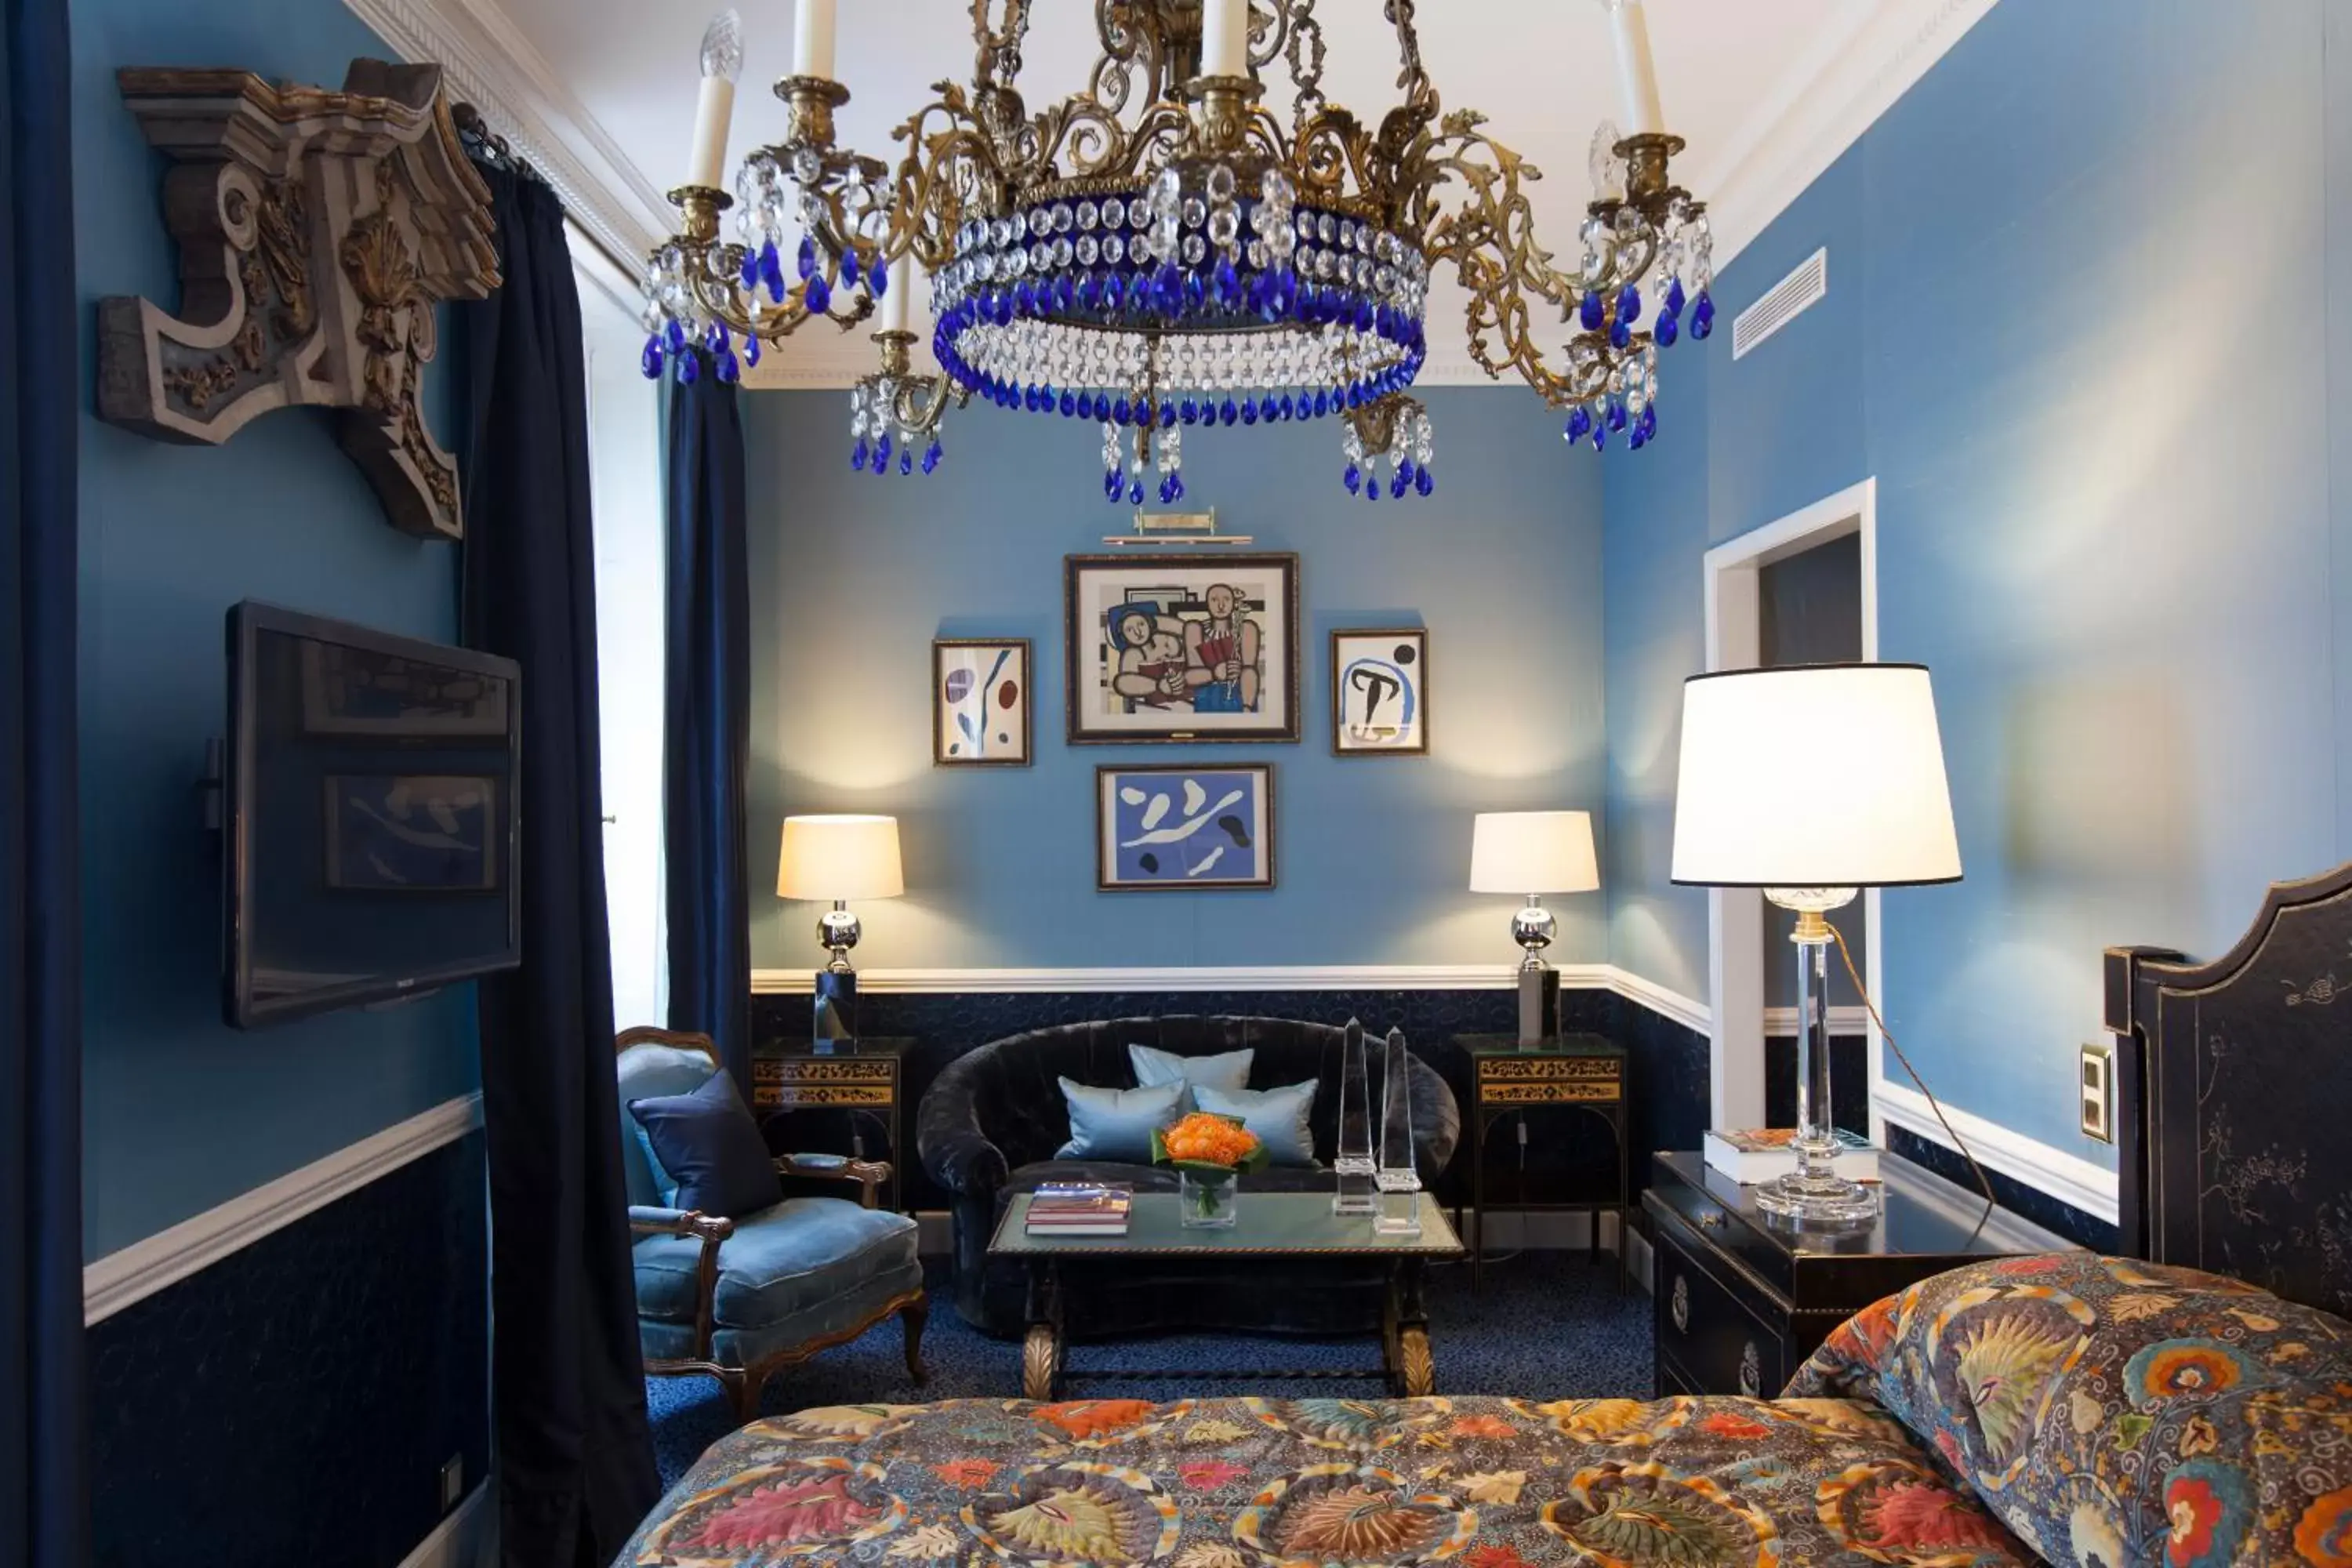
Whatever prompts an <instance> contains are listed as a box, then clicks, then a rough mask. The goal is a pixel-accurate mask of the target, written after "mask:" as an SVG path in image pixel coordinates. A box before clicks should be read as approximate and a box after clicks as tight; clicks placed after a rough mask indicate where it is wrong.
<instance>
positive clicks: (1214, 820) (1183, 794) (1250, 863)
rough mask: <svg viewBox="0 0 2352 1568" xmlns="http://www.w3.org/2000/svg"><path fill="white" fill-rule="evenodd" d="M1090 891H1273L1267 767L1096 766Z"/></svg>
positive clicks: (1271, 780)
mask: <svg viewBox="0 0 2352 1568" xmlns="http://www.w3.org/2000/svg"><path fill="white" fill-rule="evenodd" d="M1095 886H1096V887H1097V888H1098V889H1101V890H1102V891H1104V892H1107V893H1112V892H1117V893H1129V892H1181V891H1182V890H1184V889H1206V888H1224V889H1234V888H1271V887H1273V886H1274V769H1273V767H1272V766H1270V765H1269V764H1267V763H1236V764H1234V765H1231V766H1218V765H1215V764H1210V765H1208V766H1205V767H1197V768H1192V767H1172V766H1171V767H1162V766H1156V765H1146V766H1141V767H1125V768H1121V767H1102V768H1097V769H1096V770H1095Z"/></svg>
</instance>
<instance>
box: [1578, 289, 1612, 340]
mask: <svg viewBox="0 0 2352 1568" xmlns="http://www.w3.org/2000/svg"><path fill="white" fill-rule="evenodd" d="M1577 319H1578V320H1579V321H1581V322H1582V323H1583V324H1584V330H1585V331H1588V332H1597V331H1600V330H1601V326H1602V324H1603V323H1604V322H1605V321H1607V316H1606V314H1605V313H1604V312H1603V311H1602V310H1601V295H1600V292H1599V291H1598V290H1597V289H1586V290H1585V291H1584V298H1583V300H1581V301H1580V302H1579V304H1578V306H1577Z"/></svg>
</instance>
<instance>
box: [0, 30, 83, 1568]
mask: <svg viewBox="0 0 2352 1568" xmlns="http://www.w3.org/2000/svg"><path fill="white" fill-rule="evenodd" d="M6 13H7V26H6V36H5V39H0V49H5V51H6V57H7V58H6V61H5V65H6V69H5V73H0V74H5V81H6V83H7V88H6V90H7V94H8V103H7V116H6V126H5V131H0V135H5V139H6V140H5V149H0V182H5V187H6V188H5V190H4V191H0V197H5V211H6V212H7V214H8V227H7V236H8V237H7V242H6V244H5V247H0V310H5V312H6V315H5V319H0V531H5V537H0V1215H5V1216H6V1218H5V1221H0V1423H5V1426H0V1563H23V1564H25V1565H26V1568H79V1564H80V1563H83V1562H84V1561H86V1560H87V1558H88V1556H89V1483H88V1476H87V1473H86V1470H85V1462H86V1461H85V1455H86V1454H87V1452H88V1447H89V1428H88V1424H87V1421H86V1419H85V1405H84V1398H83V1363H82V1335H81V1008H80V998H81V952H80V935H81V912H80V904H81V899H80V869H79V855H78V853H77V850H78V847H79V837H80V831H81V829H80V825H79V812H78V810H77V808H76V803H75V795H74V792H75V788H76V784H75V771H74V747H75V737H74V595H75V593H76V586H75V580H74V579H75V553H76V552H75V527H76V522H75V506H74V442H75V437H76V421H77V420H79V417H80V408H79V405H78V404H77V402H76V401H75V399H73V398H72V397H71V396H68V395H65V390H66V388H68V387H69V386H70V385H71V384H72V376H71V374H69V372H70V367H72V366H73V365H75V364H77V363H80V359H81V353H80V349H79V345H78V344H77V343H76V342H75V329H76V326H77V325H78V323H79V321H80V318H81V312H80V310H79V308H78V307H77V306H76V304H75V302H74V301H75V299H76V294H75V291H74V260H73V232H74V229H73V156H72V152H71V145H72V143H71V137H70V132H71V128H72V127H71V121H72V114H71V106H70V101H69V99H68V90H67V83H68V81H69V80H70V79H71V78H72V75H73V72H72V68H71V66H72V62H71V60H70V58H69V54H68V42H67V37H66V5H65V0H6ZM60 376H63V377H64V379H63V380H62V381H61V380H60V379H59V378H60Z"/></svg>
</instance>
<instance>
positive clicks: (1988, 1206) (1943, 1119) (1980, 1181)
mask: <svg viewBox="0 0 2352 1568" xmlns="http://www.w3.org/2000/svg"><path fill="white" fill-rule="evenodd" d="M1830 935H1832V936H1833V937H1835V938H1836V939H1837V949H1838V957H1840V958H1841V959H1843V960H1844V961H1845V973H1846V978H1847V979H1849V980H1851V981H1853V990H1854V994H1855V995H1857V996H1860V997H1861V998H1862V1005H1863V1006H1864V1008H1865V1009H1866V1010H1868V1012H1869V1014H1870V1021H1871V1022H1872V1023H1874V1024H1875V1025H1877V1026H1878V1037H1879V1038H1880V1039H1882V1040H1885V1042H1886V1048H1887V1049H1888V1050H1890V1051H1893V1052H1894V1053H1895V1060H1896V1061H1898V1062H1901V1063H1902V1064H1903V1070H1904V1071H1905V1072H1906V1073H1908V1074H1910V1075H1911V1081H1912V1082H1913V1083H1916V1084H1917V1085H1918V1086H1919V1092H1920V1094H1922V1095H1923V1096H1925V1097H1926V1099H1927V1109H1928V1110H1932V1111H1934V1112H1935V1113H1936V1121H1937V1123H1938V1124H1939V1125H1941V1126H1942V1128H1943V1129H1944V1136H1945V1137H1947V1138H1948V1139H1950V1140H1951V1141H1952V1147H1953V1148H1954V1149H1957V1150H1958V1151H1959V1155H1960V1158H1961V1159H1963V1160H1966V1161H1967V1162H1968V1163H1969V1174H1970V1175H1973V1176H1974V1177H1976V1179H1977V1187H1978V1189H1979V1191H1980V1192H1982V1193H1983V1194H1984V1200H1985V1212H1984V1213H1983V1214H1982V1215H1979V1216H1978V1218H1977V1226H1976V1229H1974V1230H1972V1231H1970V1232H1969V1239H1968V1243H1967V1246H1968V1247H1974V1246H1975V1245H1976V1240H1977V1237H1979V1236H1981V1235H1983V1234H1984V1227H1985V1225H1986V1223H1987V1222H1988V1221H1990V1219H1991V1218H1992V1211H1993V1210H1994V1208H1995V1207H1997V1206H1998V1205H1999V1201H2000V1200H1998V1199H1996V1198H1995V1197H1994V1196H1993V1195H1992V1178H1991V1177H1990V1176H1988V1175H1986V1174H1985V1170H1984V1167H1983V1166H1982V1165H1979V1164H1978V1163H1977V1157H1976V1156H1975V1155H1974V1154H1971V1153H1969V1146H1968V1144H1967V1142H1964V1141H1963V1140H1962V1139H1961V1137H1960V1135H1959V1134H1958V1132H1955V1131H1952V1122H1951V1119H1950V1118H1949V1117H1948V1116H1946V1115H1945V1114H1944V1107H1943V1102H1942V1101H1940V1100H1937V1098H1936V1091H1935V1090H1934V1089H1929V1088H1928V1087H1927V1079H1924V1078H1921V1077H1920V1076H1919V1069H1918V1068H1915V1067H1913V1066H1912V1065H1911V1058H1909V1057H1907V1056H1905V1055H1904V1054H1903V1047H1901V1046H1900V1045H1899V1044H1897V1043H1896V1042H1895V1031H1894V1030H1892V1029H1890V1028H1888V1027H1887V1026H1886V1020H1885V1019H1884V1018H1882V1017H1880V1016H1878V1004H1877V1003H1875V1002H1874V1001H1872V1000H1871V999H1870V987H1869V986H1867V985H1864V984H1863V983H1862V975H1861V973H1860V972H1858V971H1857V970H1856V969H1855V968H1854V966H1853V950H1852V949H1850V948H1848V947H1847V946H1846V944H1845V932H1843V931H1840V930H1838V928H1837V927H1835V926H1831V927H1830ZM1962 1250H1964V1251H1965V1250H1966V1247H1963V1248H1962Z"/></svg>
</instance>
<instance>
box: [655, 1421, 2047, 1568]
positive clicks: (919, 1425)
mask: <svg viewBox="0 0 2352 1568" xmlns="http://www.w3.org/2000/svg"><path fill="white" fill-rule="evenodd" d="M2034 1561H2035V1559H2034V1558H2033V1557H2032V1554H2031V1553H2029V1552H2026V1550H2025V1549H2024V1548H2023V1547H2021V1546H2020V1545H2019V1544H2018V1543H2017V1542H2016V1541H2015V1540H2014V1539H2013V1538H2012V1537H2011V1535H2010V1534H2009V1532H2008V1531H2006V1530H2005V1529H2003V1528H2002V1526H2001V1525H2000V1523H1998V1522H1997V1521H1995V1520H1994V1519H1993V1518H1992V1517H1991V1515H1990V1514H1988V1513H1987V1512H1986V1511H1985V1510H1984V1509H1983V1507H1982V1506H1980V1505H1979V1502H1978V1501H1977V1500H1976V1499H1975V1498H1974V1497H1973V1496H1971V1495H1970V1494H1969V1492H1968V1491H1967V1490H1966V1489H1958V1488H1956V1487H1955V1486H1954V1485H1953V1483H1951V1482H1950V1481H1948V1480H1947V1479H1945V1477H1944V1475H1943V1474H1942V1473H1941V1472H1940V1470H1939V1468H1938V1467H1937V1464H1936V1463H1935V1461H1934V1460H1933V1459H1932V1458H1930V1457H1929V1456H1928V1454H1927V1453H1926V1452H1925V1451H1924V1450H1922V1449H1920V1448H1919V1447H1916V1445H1915V1444H1914V1443H1913V1442H1912V1441H1911V1439H1910V1438H1909V1437H1908V1436H1906V1434H1905V1432H1904V1430H1903V1429H1902V1428H1901V1427H1900V1426H1896V1425H1895V1422H1893V1421H1892V1420H1891V1419H1889V1418H1888V1417H1887V1416H1886V1415H1885V1414H1883V1413H1882V1412H1881V1411H1879V1409H1878V1408H1877V1407H1876V1406H1875V1405H1868V1404H1864V1403H1858V1402H1853V1401H1848V1400H1842V1399H1793V1400H1780V1401H1776V1402H1771V1403H1763V1402H1759V1401H1753V1400H1743V1399H1715V1398H1708V1399H1693V1398H1675V1399H1664V1400H1658V1401H1655V1402H1651V1403H1641V1402H1636V1401H1633V1400H1624V1399H1596V1400H1571V1401H1566V1402H1563V1403H1559V1404H1537V1403H1532V1402H1529V1401H1525V1400H1516V1399H1487V1398H1480V1399H1419V1400H1384V1399H1306V1400H1272V1399H1240V1398H1235V1399H1201V1400H1189V1401H1185V1402H1182V1403H1179V1404H1173V1405H1150V1404H1146V1403H1144V1402H1142V1401H1139V1400H1117V1399H1102V1400H1077V1401H1071V1402H1067V1403H1063V1404H1055V1405H1035V1404H1030V1403H1027V1402H1024V1401H1020V1400H961V1401H953V1402H949V1403H944V1404H939V1405H848V1406H842V1407H837V1408H831V1409H815V1410H803V1411H801V1412H799V1413H798V1414H796V1415H787V1416H784V1417H782V1418H781V1419H778V1420H773V1421H763V1422H761V1423H758V1424H757V1425H754V1426H750V1427H747V1428H745V1429H744V1430H743V1431H741V1432H739V1433H737V1434H735V1435H734V1436H730V1437H728V1438H726V1439H724V1440H722V1441H721V1442H719V1443H718V1444H716V1445H715V1446H713V1447H712V1448H711V1449H710V1451H709V1453H707V1454H705V1455H704V1456H703V1458H702V1459H701V1460H700V1461H699V1462H698V1463H697V1464H696V1466H695V1467H694V1468H693V1470H692V1471H690V1472H689V1473H688V1475H687V1477H686V1478H685V1479H683V1480H682V1481H680V1482H679V1483H678V1485H677V1487H676V1488H675V1489H672V1490H671V1492H670V1494H669V1495H668V1496H667V1498H665V1499H664V1500H662V1503H661V1506H660V1507H659V1508H657V1509H656V1510H655V1511H654V1514H653V1516H652V1517H651V1518H650V1519H649V1520H647V1521H646V1524H645V1526H644V1528H643V1529H642V1530H641V1531H639V1532H638V1534H637V1536H636V1538H635V1540H633V1541H632V1542H630V1543H629V1545H628V1546H627V1547H626V1548H625V1550H624V1551H623V1552H622V1554H621V1556H620V1557H619V1558H618V1559H617V1560H616V1562H617V1563H619V1564H623V1565H629V1568H651V1565H654V1564H674V1565H677V1568H746V1565H751V1564H758V1565H761V1568H784V1565H787V1564H791V1565H799V1564H811V1565H814V1564H821V1563H862V1564H874V1565H876V1568H898V1565H901V1564H905V1565H909V1568H914V1565H919V1564H924V1563H941V1564H953V1565H956V1568H967V1565H973V1568H979V1565H989V1564H994V1563H1006V1564H1020V1565H1023V1568H1031V1565H1036V1568H1044V1565H1051V1564H1068V1565H1071V1568H1077V1565H1080V1564H1084V1565H1087V1568H1096V1565H1104V1568H1108V1565H1113V1564H1121V1565H1123V1564H1147V1563H1156V1564H1163V1565H1165V1568H1322V1565H1324V1564H1327V1563H1350V1564H1391V1563H1393V1564H1405V1563H1458V1564H1460V1565H1461V1568H1530V1565H1533V1564H1555V1563H1560V1564H1564V1563H1593V1564H1600V1565H1601V1568H1646V1565H1649V1564H1668V1563H1673V1564H1692V1565H1699V1564H1704V1565H1706V1568H1723V1565H1734V1564H1736V1565H1738V1568H1769V1565H1778V1564H1790V1565H1794V1564H1799V1563H1805V1564H1840V1563H1853V1564H1860V1563H1890V1564H1935V1565H1937V1568H1970V1565H1974V1564H1987V1565H1991V1564H2004V1563H2032V1562H2034Z"/></svg>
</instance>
